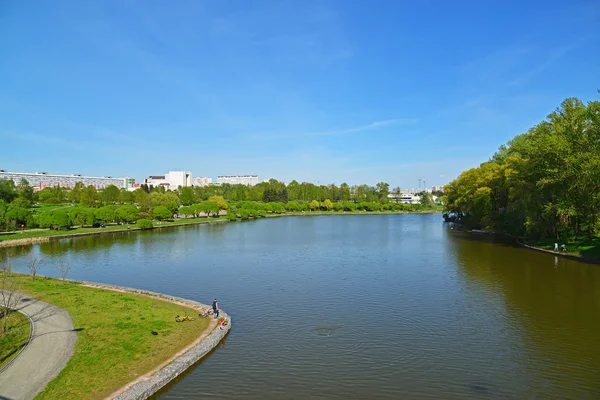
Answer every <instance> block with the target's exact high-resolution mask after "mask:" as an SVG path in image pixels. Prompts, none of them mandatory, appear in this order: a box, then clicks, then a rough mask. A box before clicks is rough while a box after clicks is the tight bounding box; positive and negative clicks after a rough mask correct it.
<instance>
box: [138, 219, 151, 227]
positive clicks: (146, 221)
mask: <svg viewBox="0 0 600 400" xmlns="http://www.w3.org/2000/svg"><path fill="white" fill-rule="evenodd" d="M137 226H138V228H140V229H152V228H153V227H154V225H153V224H152V221H151V220H149V219H145V218H144V219H138V221H137Z"/></svg>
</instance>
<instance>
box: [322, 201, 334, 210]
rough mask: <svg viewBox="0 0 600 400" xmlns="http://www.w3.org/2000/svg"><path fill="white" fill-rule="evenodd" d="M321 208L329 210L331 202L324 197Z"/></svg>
mask: <svg viewBox="0 0 600 400" xmlns="http://www.w3.org/2000/svg"><path fill="white" fill-rule="evenodd" d="M323 208H324V209H325V210H327V211H331V209H332V208H333V203H332V202H331V200H329V199H325V201H324V202H323Z"/></svg>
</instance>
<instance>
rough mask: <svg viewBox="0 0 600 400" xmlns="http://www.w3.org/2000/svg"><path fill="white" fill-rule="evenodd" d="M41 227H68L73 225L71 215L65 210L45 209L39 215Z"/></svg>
mask: <svg viewBox="0 0 600 400" xmlns="http://www.w3.org/2000/svg"><path fill="white" fill-rule="evenodd" d="M39 224H40V228H50V229H56V230H59V229H67V228H70V227H71V225H72V221H71V217H70V216H69V214H68V213H67V211H65V210H60V209H58V210H51V211H45V212H43V213H41V214H40V216H39Z"/></svg>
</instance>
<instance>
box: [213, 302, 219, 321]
mask: <svg viewBox="0 0 600 400" xmlns="http://www.w3.org/2000/svg"><path fill="white" fill-rule="evenodd" d="M212 309H213V313H214V314H215V319H217V318H219V305H218V304H217V299H215V300H214V301H213V303H212Z"/></svg>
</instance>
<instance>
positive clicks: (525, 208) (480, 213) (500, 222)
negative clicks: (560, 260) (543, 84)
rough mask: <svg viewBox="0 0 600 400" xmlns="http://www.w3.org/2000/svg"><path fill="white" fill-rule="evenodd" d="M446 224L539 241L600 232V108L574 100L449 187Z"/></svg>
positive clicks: (594, 104) (580, 236)
mask: <svg viewBox="0 0 600 400" xmlns="http://www.w3.org/2000/svg"><path fill="white" fill-rule="evenodd" d="M444 193H445V197H446V198H445V217H446V219H447V220H454V221H458V222H460V223H462V224H464V225H465V226H467V227H470V228H478V229H486V230H491V231H496V232H504V233H509V234H513V235H517V236H523V237H527V238H532V239H545V238H555V239H556V240H561V239H571V238H582V237H587V238H588V239H591V238H593V237H594V236H595V235H598V233H599V232H600V223H599V219H598V214H599V213H600V102H598V101H590V102H588V103H587V104H584V103H583V102H582V101H581V100H579V99H577V98H568V99H566V100H565V101H563V102H562V104H561V105H560V107H558V108H557V109H556V110H555V111H554V112H552V113H551V114H550V115H548V116H547V118H546V119H545V120H544V121H542V122H541V123H539V124H537V125H535V126H534V127H532V128H531V129H529V130H528V131H527V132H526V133H524V134H521V135H518V136H516V137H515V138H513V139H512V140H510V141H509V142H508V143H507V144H506V145H503V146H501V147H500V149H499V150H498V151H497V152H496V153H495V154H494V156H493V157H492V158H491V159H490V160H489V161H487V162H484V163H483V164H481V165H480V166H479V167H477V168H472V169H469V170H467V171H464V172H463V173H462V174H460V176H459V177H458V178H457V179H455V180H454V181H452V182H450V184H448V185H447V186H446V187H445V190H444Z"/></svg>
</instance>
